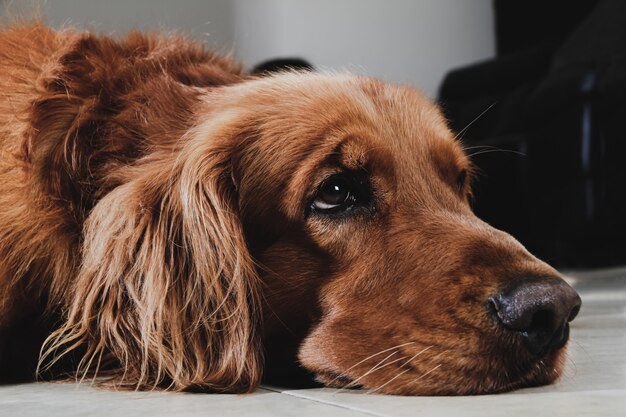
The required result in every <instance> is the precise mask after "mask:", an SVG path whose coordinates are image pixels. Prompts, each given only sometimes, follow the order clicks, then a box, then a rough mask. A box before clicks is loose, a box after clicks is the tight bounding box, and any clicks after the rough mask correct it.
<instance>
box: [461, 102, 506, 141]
mask: <svg viewBox="0 0 626 417" xmlns="http://www.w3.org/2000/svg"><path fill="white" fill-rule="evenodd" d="M497 103H498V102H497V101H496V102H493V103H491V105H490V106H489V107H487V108H486V109H485V110H483V111H482V113H480V114H479V115H478V116H476V117H475V118H474V120H472V121H471V122H469V123H468V124H467V126H465V127H464V128H463V129H461V130H460V131H459V132H458V133H457V134H456V136H455V137H454V139H459V138H460V137H461V136H462V135H463V133H465V131H466V130H467V129H469V128H470V126H471V125H473V124H474V123H475V122H476V121H477V120H478V119H480V118H481V117H483V115H484V114H485V113H487V112H488V111H489V110H491V108H492V107H493V106H495V105H496V104H497Z"/></svg>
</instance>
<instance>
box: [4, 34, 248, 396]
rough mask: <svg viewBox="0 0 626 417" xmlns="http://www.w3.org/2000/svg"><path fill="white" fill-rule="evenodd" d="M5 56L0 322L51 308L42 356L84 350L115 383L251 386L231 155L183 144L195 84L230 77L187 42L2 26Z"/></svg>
mask: <svg viewBox="0 0 626 417" xmlns="http://www.w3.org/2000/svg"><path fill="white" fill-rule="evenodd" d="M0 62H1V64H0V68H1V71H2V72H3V74H4V75H3V76H2V77H0V90H1V91H2V92H3V99H2V101H0V137H1V138H2V160H1V161H0V164H2V165H1V168H0V169H1V171H0V183H1V184H0V199H1V201H0V204H1V207H2V208H1V212H0V217H1V218H2V225H1V226H0V227H1V229H0V275H2V276H4V277H7V276H12V277H13V278H12V279H9V280H7V279H6V278H3V279H1V280H0V306H1V307H0V311H2V312H3V315H2V316H0V325H2V324H5V323H10V322H11V321H13V320H15V319H16V318H17V317H18V316H20V315H22V316H26V315H28V312H26V311H25V308H24V307H25V306H27V305H29V304H34V305H37V304H39V303H42V302H44V303H46V304H47V305H48V307H49V308H52V309H53V310H54V309H55V308H58V306H62V308H61V311H60V313H61V314H62V315H67V321H66V322H65V323H64V324H63V325H62V326H61V327H60V328H58V329H57V330H56V331H54V333H52V335H51V336H50V337H49V338H48V341H47V343H46V345H45V348H44V349H45V351H44V355H43V359H44V360H46V361H49V360H53V359H54V358H56V357H57V355H59V354H60V353H62V352H66V351H67V350H70V349H72V348H73V347H76V346H86V349H87V350H86V353H85V356H84V358H83V360H82V361H81V362H80V363H79V364H78V366H77V367H76V369H75V371H76V372H77V373H78V374H89V373H93V372H94V371H95V370H96V369H98V367H99V365H100V361H105V362H107V363H108V365H109V366H108V367H106V368H105V369H104V373H105V374H106V375H109V376H110V377H111V378H112V380H111V382H113V383H115V384H121V385H126V384H128V385H132V386H139V387H144V386H154V385H159V384H163V383H167V384H171V385H172V387H173V388H175V389H187V388H190V387H194V386H197V387H206V388H208V389H216V390H228V391H236V390H248V389H251V388H252V387H254V386H255V385H256V383H257V382H258V379H259V377H260V359H259V352H258V341H257V336H256V335H255V330H254V329H255V326H256V324H255V322H254V321H255V319H254V316H255V309H256V307H255V306H256V298H257V291H258V289H257V283H256V281H255V278H254V277H255V272H254V269H253V268H252V266H251V260H250V258H249V256H248V255H247V254H246V253H245V251H242V250H241V249H242V248H244V249H245V242H244V241H243V237H242V232H241V227H240V225H239V222H238V220H237V219H236V218H235V217H234V216H233V215H232V214H231V212H232V207H231V206H232V205H233V204H236V202H235V201H233V200H232V198H231V192H232V190H231V189H229V188H228V186H225V185H224V184H222V182H219V181H218V178H219V177H220V176H221V175H224V172H223V171H224V170H225V167H226V163H225V161H224V158H226V157H227V155H225V154H224V152H223V151H222V150H219V149H216V150H213V149H207V154H205V155H203V158H204V159H203V160H198V158H194V157H193V153H194V148H193V147H194V143H193V141H189V142H184V141H181V137H182V136H183V135H184V134H185V133H186V132H188V130H189V129H190V127H191V126H192V124H193V123H195V122H196V120H195V118H194V115H195V113H194V107H195V106H197V105H198V102H199V96H200V95H201V91H202V90H200V89H198V87H203V88H206V87H209V86H217V85H221V84H225V83H233V82H238V81H240V70H239V68H238V67H237V66H235V65H233V64H231V63H230V61H228V60H226V59H224V58H221V57H219V56H216V55H214V54H212V53H210V52H207V51H205V50H204V49H203V48H202V47H200V46H198V45H197V44H195V43H193V42H189V41H188V40H186V39H183V38H177V37H164V36H156V35H153V36H145V35H141V34H138V33H135V34H131V35H129V36H128V37H127V38H125V39H124V40H122V41H116V40H112V39H110V38H107V37H97V36H95V35H93V34H90V33H78V32H74V31H72V30H65V31H61V32H54V31H52V30H50V29H48V28H47V27H45V26H43V25H41V24H34V25H31V24H28V25H18V26H13V27H9V28H6V29H4V30H3V31H2V32H0ZM187 153H189V154H192V155H190V157H183V155H185V154H187ZM190 211H192V213H189V212H190ZM205 214H207V215H208V214H210V215H211V217H210V218H211V219H212V220H213V222H212V223H210V224H206V223H204V222H203V221H202V220H203V219H204V217H203V216H204V215H205ZM211 242H220V243H219V244H213V247H207V245H211ZM81 246H82V249H81ZM81 254H82V255H81ZM73 276H75V277H76V278H75V279H70V278H72V277H73ZM14 294H20V295H23V297H24V300H20V299H14V298H13V295H14ZM33 309H36V307H33ZM181 318H184V319H181ZM0 328H1V327H0ZM44 363H46V362H44ZM111 364H113V367H111ZM101 374H102V373H101Z"/></svg>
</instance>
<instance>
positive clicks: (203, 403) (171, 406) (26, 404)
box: [0, 268, 626, 417]
mask: <svg viewBox="0 0 626 417" xmlns="http://www.w3.org/2000/svg"><path fill="white" fill-rule="evenodd" d="M570 276H572V277H573V280H574V281H575V285H576V287H577V289H578V290H579V292H580V294H581V296H582V298H583V309H582V311H581V314H580V316H579V317H578V318H577V319H576V320H575V321H574V323H573V328H572V340H573V341H572V343H571V344H570V360H569V361H568V365H567V369H566V372H565V375H564V376H563V378H562V379H561V380H560V381H559V382H558V383H557V384H554V385H551V386H547V387H541V388H533V389H526V390H519V391H515V392H512V393H508V394H500V395H486V396H478V397H396V396H384V395H368V394H366V393H364V392H360V391H348V392H346V391H342V392H337V391H336V390H333V389H313V390H283V389H280V388H274V387H264V388H262V389H259V390H258V391H257V392H255V393H254V394H249V395H202V394H172V393H163V392H149V393H145V392H112V391H103V390H97V389H93V388H90V387H89V386H87V385H80V386H77V385H72V384H25V385H12V386H0V416H2V417H4V416H6V417H9V416H11V417H13V416H15V417H18V416H44V417H57V416H91V415H114V416H140V415H148V416H159V415H167V416H255V417H261V416H320V417H333V416H467V417H470V416H480V417H487V416H507V417H514V416H533V417H544V416H546V417H547V416H567V417H573V416H593V417H610V416H620V417H626V268H619V269H612V270H604V271H596V272H591V273H589V272H587V273H572V274H570Z"/></svg>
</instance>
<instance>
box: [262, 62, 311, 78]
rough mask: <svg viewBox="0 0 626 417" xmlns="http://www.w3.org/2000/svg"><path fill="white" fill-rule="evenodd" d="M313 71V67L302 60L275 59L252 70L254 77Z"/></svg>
mask: <svg viewBox="0 0 626 417" xmlns="http://www.w3.org/2000/svg"><path fill="white" fill-rule="evenodd" d="M289 70H299V71H313V70H314V68H313V65H311V63H309V62H308V61H306V60H304V59H302V58H274V59H270V60H268V61H263V62H261V63H259V64H257V65H255V66H254V68H252V71H251V73H252V74H254V75H263V74H271V73H274V72H280V71H289Z"/></svg>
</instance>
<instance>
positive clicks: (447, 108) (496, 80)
mask: <svg viewBox="0 0 626 417" xmlns="http://www.w3.org/2000/svg"><path fill="white" fill-rule="evenodd" d="M495 12H496V13H495V14H496V37H497V49H498V56H497V58H496V59H494V60H492V61H488V62H484V63H480V64H478V65H474V66H471V67H467V68H462V69H458V70H455V71H452V72H451V73H449V74H448V75H447V76H446V78H445V80H444V82H443V84H442V86H441V89H440V94H439V95H440V97H439V98H440V102H441V104H442V106H443V108H444V112H445V113H446V115H447V117H448V118H449V120H450V123H451V125H452V127H453V129H455V130H456V131H461V130H463V129H464V128H466V127H467V126H468V125H469V127H467V129H466V130H465V131H464V132H463V134H462V138H463V142H464V144H465V145H466V147H467V148H468V153H470V154H472V153H474V154H475V156H474V157H473V160H474V161H475V162H476V164H477V165H478V167H479V168H480V170H481V171H482V174H481V175H479V179H478V183H477V187H476V193H475V194H476V203H475V210H476V212H477V214H478V215H479V216H480V217H482V218H483V219H485V220H486V221H488V222H489V223H491V224H493V225H494V226H496V227H498V228H501V229H504V230H506V231H509V232H510V233H512V234H513V235H514V236H515V237H517V238H518V239H519V240H520V241H522V243H524V244H525V245H526V246H527V247H528V248H529V249H530V250H531V251H532V252H534V253H536V254H537V255H538V256H540V257H541V258H543V259H545V260H547V261H550V262H552V263H553V264H554V265H556V266H559V267H592V266H609V265H619V264H622V265H626V1H625V0H600V1H579V0H571V1H567V2H565V1H561V0H559V1H552V2H547V1H541V2H540V1H536V0H527V1H511V0H501V1H500V0H496V2H495ZM490 106H492V107H491V108H489V107H490ZM487 108H489V110H487V111H485V110H486V109H487ZM483 111H485V112H484V114H483V115H482V116H481V117H479V118H478V119H476V117H477V116H479V115H480V114H481V113H482V112H483Z"/></svg>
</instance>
